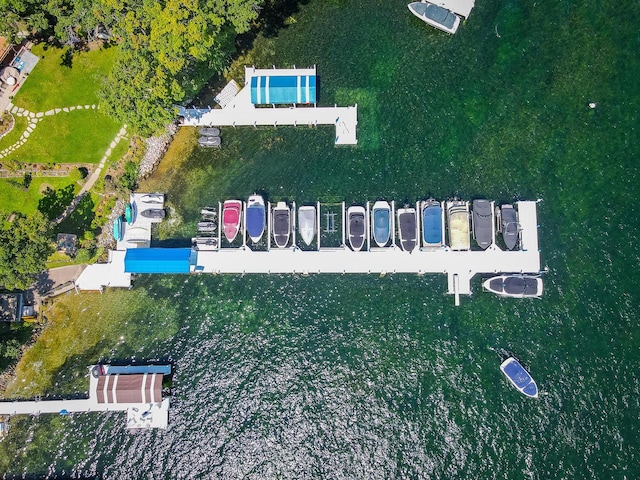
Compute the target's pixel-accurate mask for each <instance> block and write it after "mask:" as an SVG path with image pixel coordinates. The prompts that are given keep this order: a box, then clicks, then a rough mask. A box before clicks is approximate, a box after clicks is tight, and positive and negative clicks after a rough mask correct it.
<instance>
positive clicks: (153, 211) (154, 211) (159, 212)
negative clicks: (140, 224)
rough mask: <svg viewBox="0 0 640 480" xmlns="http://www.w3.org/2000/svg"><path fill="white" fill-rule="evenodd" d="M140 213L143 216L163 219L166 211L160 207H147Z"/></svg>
mask: <svg viewBox="0 0 640 480" xmlns="http://www.w3.org/2000/svg"><path fill="white" fill-rule="evenodd" d="M140 215H142V216H143V217H145V218H155V219H163V218H164V217H165V216H166V212H165V211H164V209H162V208H148V209H146V210H143V211H142V212H141V213H140Z"/></svg>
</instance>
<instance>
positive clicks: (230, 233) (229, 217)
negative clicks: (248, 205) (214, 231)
mask: <svg viewBox="0 0 640 480" xmlns="http://www.w3.org/2000/svg"><path fill="white" fill-rule="evenodd" d="M241 219H242V202H241V201H240V200H227V201H226V202H224V206H223V207H222V229H223V230H224V236H225V237H227V240H228V241H229V243H231V242H233V240H234V239H235V238H236V235H238V230H239V229H240V221H241Z"/></svg>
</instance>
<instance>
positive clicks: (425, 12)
mask: <svg viewBox="0 0 640 480" xmlns="http://www.w3.org/2000/svg"><path fill="white" fill-rule="evenodd" d="M407 6H408V7H409V11H410V12H411V13H413V14H414V15H415V16H416V17H418V18H419V19H420V20H422V21H423V22H425V23H427V24H429V25H431V26H432V27H435V28H437V29H439V30H442V31H443V32H447V33H451V34H453V33H456V31H457V30H458V27H459V26H460V17H459V16H458V15H456V14H455V13H453V12H452V11H451V10H447V9H446V8H444V7H441V6H440V5H436V4H435V3H430V2H427V1H425V0H422V1H421V2H412V3H410V4H409V5H407Z"/></svg>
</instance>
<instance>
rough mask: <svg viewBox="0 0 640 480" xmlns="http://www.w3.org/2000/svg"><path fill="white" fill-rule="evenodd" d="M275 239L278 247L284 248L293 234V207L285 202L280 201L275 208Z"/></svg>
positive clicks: (273, 215)
mask: <svg viewBox="0 0 640 480" xmlns="http://www.w3.org/2000/svg"><path fill="white" fill-rule="evenodd" d="M272 217H273V240H274V241H275V244H276V247H279V248H284V247H286V246H287V243H289V235H290V234H291V209H290V208H289V206H288V205H287V204H286V203H285V202H278V203H277V204H276V206H275V207H274V208H273V213H272Z"/></svg>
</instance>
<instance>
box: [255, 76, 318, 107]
mask: <svg viewBox="0 0 640 480" xmlns="http://www.w3.org/2000/svg"><path fill="white" fill-rule="evenodd" d="M251 103H253V104H254V105H261V104H267V105H268V104H286V103H316V77H315V75H287V76H283V75H274V76H271V75H261V76H255V77H251Z"/></svg>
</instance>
